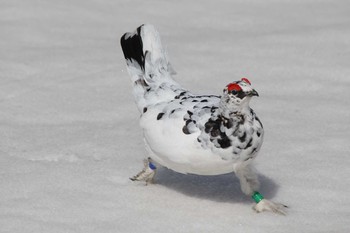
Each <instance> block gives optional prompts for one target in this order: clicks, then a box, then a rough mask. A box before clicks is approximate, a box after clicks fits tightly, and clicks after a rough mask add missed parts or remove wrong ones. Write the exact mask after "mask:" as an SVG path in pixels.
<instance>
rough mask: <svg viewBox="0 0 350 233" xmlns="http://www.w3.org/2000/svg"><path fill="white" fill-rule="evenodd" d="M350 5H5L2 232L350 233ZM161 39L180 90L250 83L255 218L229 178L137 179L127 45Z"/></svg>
mask: <svg viewBox="0 0 350 233" xmlns="http://www.w3.org/2000/svg"><path fill="white" fill-rule="evenodd" d="M349 10H350V4H349V2H348V1H341V0H339V1H322V0H320V1H316V0H303V1H298V0H296V1H295V0H294V1H277V0H265V1H258V0H249V1H246V0H235V1H233V0H226V1H209V0H206V1H185V0H177V1H160V0H151V1H144V0H132V1H127V0H118V1H117V0H104V1H100V0H99V1H97V0H84V1H83V0H76V1H70V0H60V1H54V0H51V1H45V0H26V1H20V0H2V1H1V2H0V26H1V27H0V28H1V30H0V35H1V37H0V38H1V40H0V135H1V141H0V174H1V175H0V232H1V233H4V232H11V233H15V232H25V233H28V232H36V233H37V232H45V233H51V232H60V233H61V232H84V233H87V232H99V233H104V232H145V233H146V232H152V233H153V232H222V233H223V232H244V233H249V232H327V233H328V232H349V224H350V201H349V199H350V198H349V197H348V196H349V193H350V184H349V177H350V170H349V164H350V155H349V151H350V142H349V139H350V135H349V132H350V124H349V123H350V108H349V98H350V91H349V88H350V63H349V61H350V16H349ZM142 23H153V24H154V25H156V27H157V28H158V29H159V31H160V32H161V35H162V38H163V44H164V45H166V46H167V49H168V52H169V55H170V59H171V61H172V63H173V66H174V68H175V69H176V70H177V72H178V75H177V76H176V79H177V81H178V82H180V83H181V84H182V85H183V86H184V87H186V88H188V89H191V90H192V91H193V92H197V93H208V94H219V93H221V91H222V89H223V87H224V86H225V85H226V84H227V83H229V82H231V81H234V80H237V79H240V78H241V77H243V76H246V77H248V78H249V79H250V80H251V82H252V83H253V85H254V86H255V88H256V89H257V90H258V92H259V94H260V98H256V99H254V100H253V101H252V102H253V103H252V105H253V108H254V109H255V111H256V112H257V113H258V115H259V117H260V119H261V120H262V122H263V124H264V126H265V132H266V137H265V142H264V145H263V148H262V150H261V152H260V155H259V156H258V158H257V160H256V167H257V169H258V170H259V176H260V180H261V183H262V190H261V191H262V193H263V194H264V195H265V196H266V197H267V198H270V199H272V200H274V201H280V202H282V203H284V204H287V205H289V206H290V208H289V210H288V215H287V216H286V217H283V216H278V215H275V214H273V213H262V214H256V213H254V212H253V211H252V210H251V206H252V204H253V203H252V201H251V200H250V198H248V197H245V196H244V195H243V194H242V193H241V191H240V188H239V183H238V180H237V178H235V177H234V176H233V174H227V175H221V176H195V175H182V174H177V173H175V172H172V171H170V170H167V169H160V171H159V173H158V174H157V177H156V182H157V184H155V185H151V186H144V185H142V184H137V183H133V182H131V181H130V180H129V179H128V177H130V176H132V175H135V174H136V173H137V172H139V171H140V169H141V168H142V159H143V157H144V156H146V154H145V150H144V147H143V142H142V132H141V131H140V128H139V127H138V116H139V113H138V112H137V110H136V106H135V104H134V103H133V97H132V95H131V85H130V82H129V81H130V80H129V77H128V75H127V72H126V69H125V62H124V59H123V56H122V53H121V48H120V45H119V38H120V36H121V35H122V34H123V33H124V32H126V31H132V30H134V29H135V28H136V27H137V26H139V25H140V24H142Z"/></svg>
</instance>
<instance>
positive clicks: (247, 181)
mask: <svg viewBox="0 0 350 233" xmlns="http://www.w3.org/2000/svg"><path fill="white" fill-rule="evenodd" d="M234 171H235V174H236V176H237V177H238V179H239V182H240V184H241V189H242V192H243V193H244V194H246V195H248V196H251V197H252V198H253V200H254V201H255V202H256V205H254V206H253V210H255V211H256V212H257V213H260V212H263V211H271V212H274V213H278V214H281V215H286V212H285V211H284V209H285V208H287V206H286V205H283V204H280V203H275V202H272V201H269V200H267V199H265V198H264V197H263V195H261V194H260V193H259V192H258V189H259V186H260V184H259V180H258V176H257V174H256V173H255V172H254V170H253V168H252V167H251V165H250V164H248V163H241V164H239V165H236V166H235V169H234Z"/></svg>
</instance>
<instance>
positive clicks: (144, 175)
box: [130, 158, 156, 185]
mask: <svg viewBox="0 0 350 233" xmlns="http://www.w3.org/2000/svg"><path fill="white" fill-rule="evenodd" d="M155 175H156V166H155V165H154V164H153V163H152V162H151V158H148V159H145V160H144V168H143V169H142V171H140V172H139V173H138V174H137V175H135V176H133V177H131V178H130V180H132V181H145V182H146V185H148V184H153V183H154V181H153V179H154V176H155Z"/></svg>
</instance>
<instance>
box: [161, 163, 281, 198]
mask: <svg viewBox="0 0 350 233" xmlns="http://www.w3.org/2000/svg"><path fill="white" fill-rule="evenodd" d="M157 170H158V171H157V175H156V177H155V183H156V184H158V185H162V186H164V187H167V188H170V189H172V190H175V191H177V192H180V193H183V194H185V195H188V196H192V197H197V198H203V199H208V200H212V201H217V202H230V203H234V202H251V199H250V197H247V196H246V195H244V194H243V193H242V191H241V188H240V184H239V180H238V178H237V177H236V176H235V174H234V173H229V174H225V175H216V176H199V175H192V174H187V175H185V174H181V173H177V172H174V171H172V170H169V169H167V168H159V169H157ZM258 177H259V181H260V190H259V191H260V192H261V193H262V194H263V195H264V196H265V197H266V198H268V199H271V198H273V197H274V196H275V194H276V193H277V190H278V185H277V184H276V183H275V182H274V181H273V180H271V179H270V178H268V177H266V176H264V175H261V174H258Z"/></svg>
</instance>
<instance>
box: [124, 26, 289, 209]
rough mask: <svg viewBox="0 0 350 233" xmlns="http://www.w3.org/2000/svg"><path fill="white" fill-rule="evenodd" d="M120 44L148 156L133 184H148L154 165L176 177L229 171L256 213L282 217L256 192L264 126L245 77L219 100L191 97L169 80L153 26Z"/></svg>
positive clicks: (168, 69)
mask: <svg viewBox="0 0 350 233" xmlns="http://www.w3.org/2000/svg"><path fill="white" fill-rule="evenodd" d="M121 46H122V49H123V52H124V57H125V59H126V63H127V68H128V72H129V74H130V76H131V78H132V83H133V94H134V96H135V100H136V104H137V107H138V109H139V111H140V112H141V119H140V125H141V128H142V129H143V133H144V141H145V144H146V149H147V152H148V154H149V158H148V159H147V160H145V168H144V169H143V170H142V171H141V172H140V173H139V174H137V175H136V176H134V177H132V178H131V180H133V181H146V183H149V182H151V181H152V180H153V177H154V175H155V171H156V164H157V165H158V164H159V165H162V166H165V167H167V168H169V169H172V170H174V171H176V172H180V173H184V174H186V173H192V174H198V175H218V174H225V173H230V172H234V173H235V174H236V176H237V177H238V178H239V180H240V184H241V189H242V191H243V193H245V194H246V195H249V196H251V197H252V198H253V199H254V200H255V202H256V203H257V204H256V205H255V206H254V207H253V208H254V210H256V211H257V212H261V211H264V210H270V211H273V212H277V213H280V214H284V213H285V212H284V207H285V206H284V205H282V204H278V203H274V202H272V201H269V200H267V199H264V198H263V196H262V195H261V194H260V193H259V192H258V188H259V181H258V179H257V175H256V174H255V172H254V170H253V169H252V166H251V161H252V160H253V159H254V158H255V157H256V156H257V153H258V152H259V149H260V147H261V145H262V142H263V136H264V130H263V125H262V123H261V121H260V120H259V118H258V117H257V116H256V114H255V112H254V111H253V110H252V109H251V108H250V107H249V102H250V100H251V98H252V97H253V96H258V93H257V92H256V91H255V90H254V89H253V88H252V86H251V83H250V81H249V80H248V79H247V78H242V79H241V80H239V81H236V82H232V83H230V84H228V85H227V86H226V87H225V88H224V90H223V94H222V95H221V96H216V95H194V94H192V93H191V92H190V91H188V90H186V89H184V88H182V87H181V86H180V85H179V84H178V83H177V82H175V81H174V80H173V79H172V74H174V73H175V72H174V70H173V68H172V66H171V65H170V63H169V61H168V57H167V54H166V52H165V51H164V49H163V47H162V45H161V41H160V36H159V33H158V32H157V30H156V29H155V28H154V26H152V25H141V26H140V27H138V28H137V29H136V31H135V32H133V33H125V34H124V35H123V36H122V38H121Z"/></svg>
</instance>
